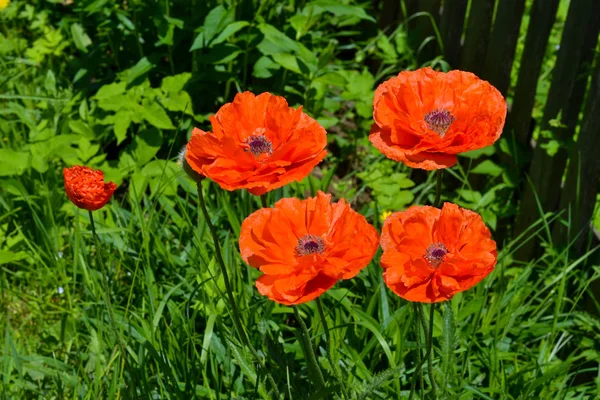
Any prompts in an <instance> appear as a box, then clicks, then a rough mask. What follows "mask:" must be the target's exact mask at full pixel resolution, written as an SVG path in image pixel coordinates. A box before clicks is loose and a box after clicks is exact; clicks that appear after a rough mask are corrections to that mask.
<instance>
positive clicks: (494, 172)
mask: <svg viewBox="0 0 600 400" xmlns="http://www.w3.org/2000/svg"><path fill="white" fill-rule="evenodd" d="M502 171H503V169H502V167H500V166H499V165H497V164H496V163H494V162H493V161H492V160H484V161H483V162H482V163H480V164H478V165H477V166H476V167H475V168H473V169H472V170H471V173H473V174H484V175H491V176H493V177H497V176H499V175H500V174H501V173H502Z"/></svg>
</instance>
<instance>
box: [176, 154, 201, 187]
mask: <svg viewBox="0 0 600 400" xmlns="http://www.w3.org/2000/svg"><path fill="white" fill-rule="evenodd" d="M185 152H186V146H183V148H182V149H181V151H180V152H179V157H178V158H177V163H178V164H179V165H180V166H181V169H182V170H183V171H184V172H185V173H186V175H187V176H189V177H190V178H191V179H192V180H193V181H194V182H196V183H200V182H201V181H202V179H204V178H205V177H204V176H203V175H201V174H199V173H197V172H196V171H194V169H193V168H192V167H191V165H190V164H189V163H188V162H187V160H186V158H185Z"/></svg>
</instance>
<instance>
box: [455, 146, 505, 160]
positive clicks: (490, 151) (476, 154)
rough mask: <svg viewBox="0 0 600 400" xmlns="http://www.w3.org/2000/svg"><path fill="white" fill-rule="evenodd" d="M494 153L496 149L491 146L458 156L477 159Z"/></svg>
mask: <svg viewBox="0 0 600 400" xmlns="http://www.w3.org/2000/svg"><path fill="white" fill-rule="evenodd" d="M495 152H496V149H495V148H494V146H493V145H492V146H487V147H483V148H481V149H477V150H471V151H467V152H466V153H461V154H460V156H461V157H466V158H473V159H475V158H479V157H481V156H487V157H489V156H491V155H492V154H494V153H495Z"/></svg>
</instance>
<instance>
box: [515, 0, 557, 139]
mask: <svg viewBox="0 0 600 400" xmlns="http://www.w3.org/2000/svg"><path fill="white" fill-rule="evenodd" d="M558 3H559V0H535V1H534V3H533V6H532V7H531V20H530V22H529V28H528V29H527V38H526V39H525V48H524V50H523V56H522V57H521V64H520V65H521V66H520V69H519V79H518V81H517V87H516V89H515V96H514V101H513V106H512V111H511V113H510V116H509V121H508V126H509V130H512V132H513V133H514V135H515V139H516V141H517V143H519V144H520V145H521V146H522V147H524V148H528V147H529V141H530V140H531V135H530V127H531V113H532V111H533V104H534V101H535V91H536V88H537V83H538V78H539V76H540V68H541V67H542V61H543V60H544V55H545V54H546V47H547V46H548V39H549V38H550V32H551V31H552V25H553V24H554V20H555V19H556V11H557V9H558Z"/></svg>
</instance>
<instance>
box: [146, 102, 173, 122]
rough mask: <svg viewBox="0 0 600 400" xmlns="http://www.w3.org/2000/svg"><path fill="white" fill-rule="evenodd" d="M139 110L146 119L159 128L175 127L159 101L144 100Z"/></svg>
mask: <svg viewBox="0 0 600 400" xmlns="http://www.w3.org/2000/svg"><path fill="white" fill-rule="evenodd" d="M139 111H140V115H141V116H142V117H143V118H144V119H145V120H146V121H148V122H149V123H150V124H152V125H153V126H155V127H157V128H158V129H175V126H173V123H172V122H171V119H170V118H169V116H168V115H167V112H166V111H165V110H164V108H162V107H161V106H160V104H158V103H157V102H152V101H144V103H143V105H142V106H141V107H139Z"/></svg>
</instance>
